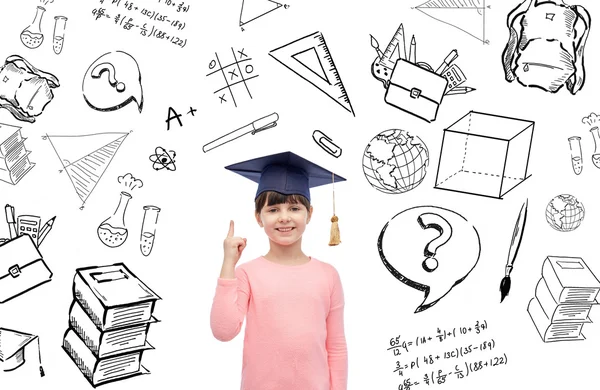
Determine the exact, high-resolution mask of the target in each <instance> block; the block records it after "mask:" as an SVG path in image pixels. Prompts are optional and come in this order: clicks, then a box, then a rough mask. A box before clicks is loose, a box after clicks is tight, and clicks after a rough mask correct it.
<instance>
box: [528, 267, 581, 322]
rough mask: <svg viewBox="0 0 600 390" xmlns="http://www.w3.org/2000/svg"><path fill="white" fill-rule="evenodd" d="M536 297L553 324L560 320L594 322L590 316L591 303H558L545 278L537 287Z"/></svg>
mask: <svg viewBox="0 0 600 390" xmlns="http://www.w3.org/2000/svg"><path fill="white" fill-rule="evenodd" d="M535 297H536V298H537V299H538V301H539V303H540V306H541V307H542V310H544V313H545V314H546V316H547V317H548V318H549V319H550V321H551V322H552V323H553V324H554V323H558V322H580V323H586V322H592V321H591V320H590V319H589V318H588V314H589V313H590V310H591V308H592V304H591V303H563V304H559V303H557V302H556V301H555V300H554V297H552V294H551V293H550V290H548V286H547V285H546V281H545V280H544V278H542V279H540V280H539V281H538V284H537V286H536V287H535Z"/></svg>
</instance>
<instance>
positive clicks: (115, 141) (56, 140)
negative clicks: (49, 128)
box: [42, 133, 129, 210]
mask: <svg viewBox="0 0 600 390" xmlns="http://www.w3.org/2000/svg"><path fill="white" fill-rule="evenodd" d="M128 135H129V133H95V134H86V135H48V134H46V135H45V136H44V137H42V139H44V140H48V141H50V145H51V146H52V148H53V149H54V152H55V153H56V156H57V157H58V159H59V160H60V162H61V164H62V168H63V169H61V170H59V172H60V173H62V172H63V171H65V172H66V173H67V176H68V177H69V180H70V181H71V184H72V185H73V188H74V189H75V192H76V193H77V196H78V197H79V199H80V200H81V202H82V204H81V207H80V209H81V210H83V207H84V206H85V203H86V201H87V199H88V198H89V197H90V195H91V194H92V192H93V191H94V189H95V188H96V185H97V184H98V182H99V181H100V179H102V176H103V175H104V173H105V172H106V170H107V168H108V166H109V165H110V163H111V162H112V160H113V158H114V156H115V154H116V153H117V151H118V150H119V148H120V147H121V144H122V143H123V141H125V139H126V138H127V136H128Z"/></svg>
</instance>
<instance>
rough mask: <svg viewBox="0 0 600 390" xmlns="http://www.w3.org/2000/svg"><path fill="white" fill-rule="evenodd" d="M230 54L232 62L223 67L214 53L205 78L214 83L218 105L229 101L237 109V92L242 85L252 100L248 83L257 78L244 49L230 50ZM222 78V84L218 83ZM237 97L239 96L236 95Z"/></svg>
mask: <svg viewBox="0 0 600 390" xmlns="http://www.w3.org/2000/svg"><path fill="white" fill-rule="evenodd" d="M231 54H232V56H233V62H231V63H228V64H225V65H223V64H222V63H221V59H220V58H219V55H218V54H217V53H216V52H215V57H214V58H213V59H212V60H211V61H210V62H209V63H208V69H209V70H210V72H209V73H208V74H207V75H206V77H210V81H213V82H216V83H217V84H216V85H217V87H216V89H215V90H214V92H213V93H214V94H216V95H217V96H218V97H219V103H220V104H223V103H227V102H228V101H229V100H228V99H231V100H232V101H233V105H234V106H235V107H237V101H236V99H235V97H236V94H235V93H234V91H237V90H238V89H240V88H241V86H242V85H243V86H244V88H245V89H246V92H247V94H248V97H250V99H252V94H251V93H250V89H249V88H248V81H250V80H252V79H255V78H257V77H258V74H256V73H255V70H254V65H252V63H251V62H250V61H252V58H251V57H250V56H249V55H248V54H247V53H244V49H243V48H242V49H241V50H234V49H233V47H232V48H231ZM221 77H223V81H224V83H225V85H224V86H223V83H221V82H218V81H217V80H221ZM237 96H238V97H239V95H237Z"/></svg>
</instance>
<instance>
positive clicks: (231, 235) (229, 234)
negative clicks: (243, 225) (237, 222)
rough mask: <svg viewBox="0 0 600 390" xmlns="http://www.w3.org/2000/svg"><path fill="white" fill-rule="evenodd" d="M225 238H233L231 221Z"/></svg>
mask: <svg viewBox="0 0 600 390" xmlns="http://www.w3.org/2000/svg"><path fill="white" fill-rule="evenodd" d="M227 237H233V219H232V220H230V221H229V231H228V232H227Z"/></svg>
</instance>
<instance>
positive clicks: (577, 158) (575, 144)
mask: <svg viewBox="0 0 600 390" xmlns="http://www.w3.org/2000/svg"><path fill="white" fill-rule="evenodd" d="M568 141H569V149H571V166H572V167H573V172H575V174H576V175H579V174H581V171H583V160H582V159H581V157H582V155H581V154H582V153H581V137H577V136H573V137H569V139H568Z"/></svg>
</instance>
